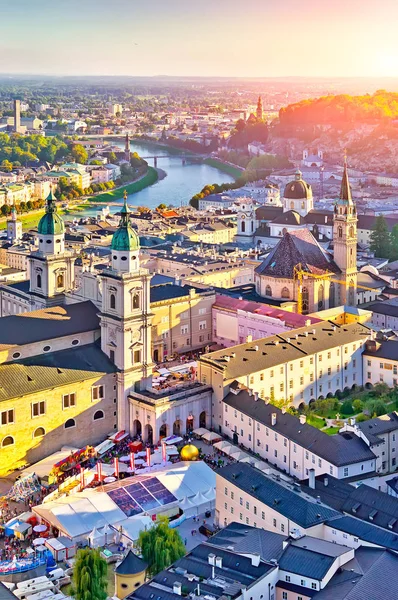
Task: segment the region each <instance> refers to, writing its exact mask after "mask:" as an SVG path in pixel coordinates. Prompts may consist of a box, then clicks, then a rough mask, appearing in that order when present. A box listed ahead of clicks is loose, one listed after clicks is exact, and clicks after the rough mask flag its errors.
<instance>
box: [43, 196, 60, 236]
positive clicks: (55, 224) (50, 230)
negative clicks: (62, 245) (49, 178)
mask: <svg viewBox="0 0 398 600" xmlns="http://www.w3.org/2000/svg"><path fill="white" fill-rule="evenodd" d="M55 201H56V198H55V196H54V194H53V193H52V190H51V192H50V193H49V195H48V196H47V198H46V214H45V215H43V216H42V218H41V219H40V221H39V224H38V226H37V230H38V232H39V233H40V234H41V235H60V234H62V233H65V225H64V222H63V219H61V217H60V216H59V215H57V206H56V204H55Z"/></svg>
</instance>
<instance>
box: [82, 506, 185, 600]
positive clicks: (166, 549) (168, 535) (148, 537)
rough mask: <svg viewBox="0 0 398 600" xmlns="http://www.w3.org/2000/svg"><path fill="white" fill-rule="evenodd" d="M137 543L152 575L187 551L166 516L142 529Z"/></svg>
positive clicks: (165, 567)
mask: <svg viewBox="0 0 398 600" xmlns="http://www.w3.org/2000/svg"><path fill="white" fill-rule="evenodd" d="M137 545H138V547H139V548H140V551H141V554H142V556H143V559H144V560H145V562H146V563H148V573H149V575H150V576H151V577H153V576H154V575H156V574H157V573H159V572H160V571H163V569H167V567H169V566H170V565H171V564H172V563H173V562H175V561H176V560H178V559H179V558H181V557H182V556H184V554H185V552H186V550H185V546H184V543H183V541H182V539H181V536H180V534H179V533H178V531H177V530H176V529H171V528H170V527H169V524H168V522H167V518H166V517H160V519H159V523H158V524H157V525H155V526H154V527H152V528H151V529H149V530H148V531H140V534H139V537H138V541H137ZM77 600H79V598H77Z"/></svg>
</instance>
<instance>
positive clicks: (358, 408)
mask: <svg viewBox="0 0 398 600" xmlns="http://www.w3.org/2000/svg"><path fill="white" fill-rule="evenodd" d="M352 407H353V409H354V411H355V412H356V413H359V412H361V410H362V409H363V404H362V402H361V400H359V399H357V400H354V401H353V403H352Z"/></svg>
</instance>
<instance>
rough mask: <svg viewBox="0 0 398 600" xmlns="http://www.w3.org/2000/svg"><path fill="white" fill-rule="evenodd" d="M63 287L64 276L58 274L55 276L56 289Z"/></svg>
mask: <svg viewBox="0 0 398 600" xmlns="http://www.w3.org/2000/svg"><path fill="white" fill-rule="evenodd" d="M63 287H64V274H63V273H59V275H57V288H58V289H59V288H63Z"/></svg>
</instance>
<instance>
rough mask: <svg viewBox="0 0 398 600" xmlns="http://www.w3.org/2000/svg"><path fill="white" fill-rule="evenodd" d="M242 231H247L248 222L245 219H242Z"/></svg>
mask: <svg viewBox="0 0 398 600" xmlns="http://www.w3.org/2000/svg"><path fill="white" fill-rule="evenodd" d="M241 231H242V233H244V232H245V231H246V223H245V222H244V221H242V223H241Z"/></svg>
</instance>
